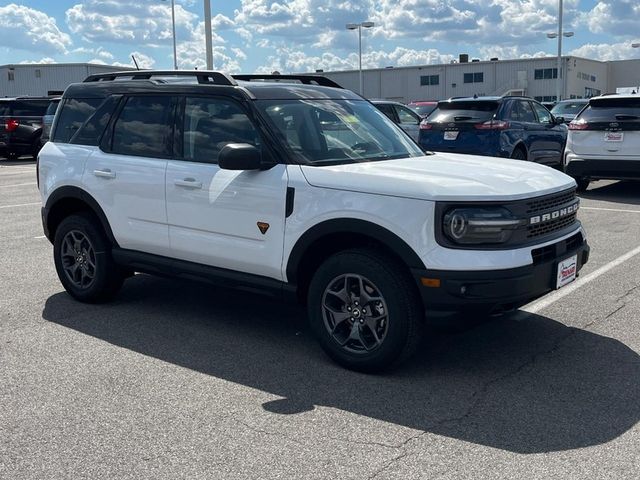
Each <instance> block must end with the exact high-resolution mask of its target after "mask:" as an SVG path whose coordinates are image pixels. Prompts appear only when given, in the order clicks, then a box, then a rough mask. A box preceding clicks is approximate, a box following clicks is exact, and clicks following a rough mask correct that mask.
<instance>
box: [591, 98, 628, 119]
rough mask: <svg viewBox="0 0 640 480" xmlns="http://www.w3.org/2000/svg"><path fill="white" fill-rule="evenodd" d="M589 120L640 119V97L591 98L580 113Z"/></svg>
mask: <svg viewBox="0 0 640 480" xmlns="http://www.w3.org/2000/svg"><path fill="white" fill-rule="evenodd" d="M580 118H583V119H585V120H586V121H588V122H620V121H625V120H626V121H637V120H638V119H640V98H615V97H609V98H601V99H597V100H591V102H589V106H588V107H587V108H585V109H584V111H583V112H582V113H581V114H580Z"/></svg>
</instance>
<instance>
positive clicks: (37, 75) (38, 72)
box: [36, 68, 42, 78]
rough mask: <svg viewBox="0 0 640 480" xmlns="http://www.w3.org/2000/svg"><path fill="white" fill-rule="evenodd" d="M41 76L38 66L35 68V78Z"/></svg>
mask: <svg viewBox="0 0 640 480" xmlns="http://www.w3.org/2000/svg"><path fill="white" fill-rule="evenodd" d="M40 77H42V71H41V70H40V69H39V68H36V78H40Z"/></svg>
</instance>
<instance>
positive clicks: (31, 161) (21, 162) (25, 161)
mask: <svg viewBox="0 0 640 480" xmlns="http://www.w3.org/2000/svg"><path fill="white" fill-rule="evenodd" d="M35 164H36V159H35V158H33V157H31V156H28V157H20V158H18V159H17V160H8V159H6V158H4V157H0V166H3V167H20V166H26V165H35Z"/></svg>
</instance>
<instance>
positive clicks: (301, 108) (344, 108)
mask: <svg viewBox="0 0 640 480" xmlns="http://www.w3.org/2000/svg"><path fill="white" fill-rule="evenodd" d="M256 106H257V107H258V108H259V109H260V110H261V111H262V112H263V113H264V114H265V116H266V117H267V118H269V120H270V121H271V123H272V125H273V126H274V127H275V130H276V131H277V133H278V134H279V137H280V139H281V140H282V141H283V142H284V143H285V144H286V146H287V147H288V149H289V150H290V151H291V152H292V153H293V155H294V156H295V157H296V158H297V159H298V160H299V161H300V162H301V163H306V164H312V165H326V164H343V163H357V162H368V161H376V160H390V159H398V158H408V157H419V156H422V155H424V153H423V152H422V151H421V150H420V148H418V146H417V145H416V144H415V143H414V142H412V141H411V139H410V138H409V137H408V136H407V135H406V134H405V133H404V132H403V131H402V130H400V128H399V127H398V126H396V125H395V124H394V123H393V122H392V121H391V120H389V119H388V118H387V117H386V115H385V114H384V113H382V112H381V111H380V110H378V109H377V108H376V107H374V106H373V105H372V104H370V103H369V102H366V101H363V100H258V101H256Z"/></svg>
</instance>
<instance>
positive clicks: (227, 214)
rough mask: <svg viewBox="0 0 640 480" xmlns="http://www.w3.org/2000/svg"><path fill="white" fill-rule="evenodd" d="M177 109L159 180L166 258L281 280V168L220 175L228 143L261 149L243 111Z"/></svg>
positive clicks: (211, 100)
mask: <svg viewBox="0 0 640 480" xmlns="http://www.w3.org/2000/svg"><path fill="white" fill-rule="evenodd" d="M180 108H181V111H182V113H183V114H182V115H181V116H182V118H184V124H183V131H184V132H183V135H182V142H181V143H182V145H181V146H180V147H179V149H178V150H179V151H178V152H177V157H178V158H176V159H173V160H170V161H169V163H168V167H167V176H166V195H167V217H168V223H169V237H170V242H171V250H172V256H173V257H174V258H179V259H182V260H187V261H191V262H197V263H201V264H205V265H210V266H214V267H219V268H224V269H231V270H237V271H241V272H245V273H250V274H254V275H261V276H266V277H271V278H275V279H277V280H282V250H283V244H284V221H285V199H286V192H287V179H288V177H287V169H286V165H282V164H279V165H276V166H274V167H272V168H270V169H268V170H260V171H231V170H223V169H221V168H220V167H219V166H218V164H217V159H218V154H219V153H220V150H221V149H222V147H223V146H224V145H225V144H227V143H249V144H252V145H255V146H256V147H258V148H259V149H264V142H263V141H262V139H261V136H260V133H259V131H258V130H257V129H256V128H255V127H254V125H253V123H252V121H251V120H250V118H249V116H248V115H247V114H246V112H245V111H244V109H243V107H242V106H241V105H240V104H239V103H236V102H234V101H232V100H229V99H223V98H215V97H186V98H184V99H183V100H182V102H181V107H180ZM265 154H266V153H265Z"/></svg>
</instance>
